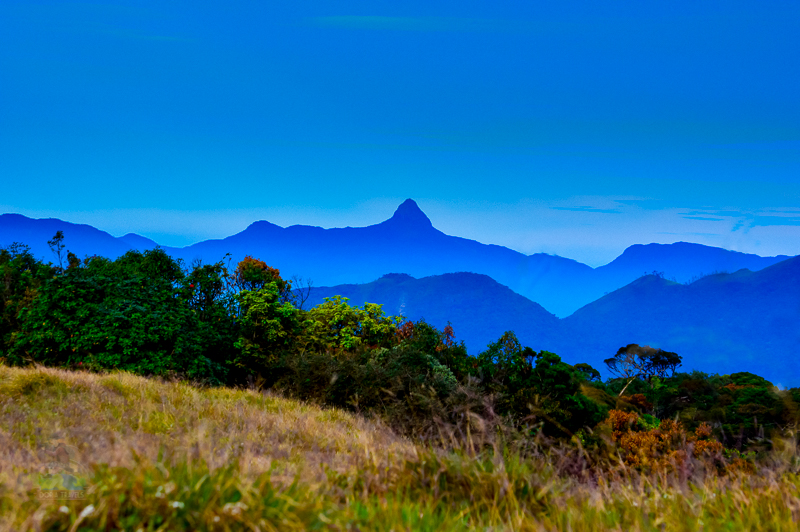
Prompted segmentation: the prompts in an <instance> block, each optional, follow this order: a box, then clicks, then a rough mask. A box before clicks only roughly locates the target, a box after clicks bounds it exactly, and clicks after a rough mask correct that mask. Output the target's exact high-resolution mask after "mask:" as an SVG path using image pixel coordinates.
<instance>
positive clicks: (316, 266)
mask: <svg viewBox="0 0 800 532" xmlns="http://www.w3.org/2000/svg"><path fill="white" fill-rule="evenodd" d="M59 229H60V230H62V231H63V232H64V236H65V244H66V247H67V249H69V250H70V251H72V252H74V253H75V254H77V255H78V256H79V257H83V256H85V255H92V254H97V255H103V256H106V257H109V258H116V257H117V256H119V255H121V254H122V253H125V252H126V251H127V250H129V249H139V250H143V249H147V248H150V247H152V245H153V244H155V243H154V242H153V241H152V240H149V239H146V238H144V237H140V236H138V235H133V234H128V235H125V236H123V237H120V238H115V237H113V236H111V235H109V234H108V233H106V232H104V231H100V230H97V229H95V228H93V227H90V226H87V225H77V224H71V223H68V222H63V221H60V220H55V219H48V220H32V219H30V218H26V217H24V216H21V215H18V214H5V215H2V216H0V246H3V245H8V244H10V243H12V242H14V241H21V242H24V243H25V244H27V245H29V246H30V247H31V248H32V250H33V252H34V254H36V255H37V256H39V257H42V258H45V259H47V260H53V259H52V254H51V252H50V250H49V249H48V247H47V240H49V239H50V238H52V236H53V235H54V234H55V232H56V230H59ZM164 249H165V251H167V252H168V253H169V254H171V255H172V256H174V257H176V258H181V259H183V260H184V261H185V262H186V263H187V264H190V263H192V261H194V260H198V259H199V260H201V261H203V262H205V263H209V262H216V261H218V260H221V259H222V258H223V257H224V256H225V254H226V253H230V258H231V262H232V263H233V264H236V263H237V262H238V261H240V260H241V259H243V258H244V257H245V256H246V255H251V256H253V257H256V258H259V259H261V260H264V261H265V262H267V264H269V265H271V266H273V267H275V268H278V269H279V270H280V271H281V274H282V275H283V276H284V277H285V278H291V277H293V276H295V275H297V276H300V277H303V278H306V279H311V280H312V281H313V282H314V284H315V285H317V286H321V285H326V286H333V285H339V284H354V283H355V284H359V283H368V282H371V281H373V280H374V279H377V278H379V277H380V276H382V275H383V274H385V273H387V272H402V273H406V274H408V275H411V276H413V277H415V278H424V277H429V276H433V275H442V274H446V273H453V272H472V273H478V274H483V275H488V276H489V277H491V278H492V279H494V280H496V281H497V282H499V283H500V284H502V285H504V286H507V287H508V288H510V289H511V290H513V291H514V292H516V293H518V294H521V295H523V296H525V297H527V298H528V299H530V300H531V301H535V302H536V303H539V304H540V305H542V306H543V307H544V308H545V309H547V311H548V312H552V313H553V314H555V315H557V316H559V317H566V316H568V315H570V314H572V313H573V312H575V311H576V310H577V309H579V308H581V307H583V306H584V305H587V304H588V303H591V302H592V301H595V300H597V299H598V298H600V297H602V296H603V295H604V294H605V293H607V292H611V291H613V290H616V289H618V288H620V287H622V286H625V285H627V284H628V283H630V282H631V281H633V280H635V279H636V278H637V277H640V276H641V275H643V274H645V273H647V272H652V271H663V272H664V275H665V276H666V277H667V278H669V277H675V278H676V279H678V280H688V279H691V278H692V277H696V276H700V275H702V274H708V273H712V272H715V271H721V270H726V271H737V270H739V269H741V268H749V269H751V270H753V271H755V270H759V269H761V268H765V267H767V266H770V265H772V264H775V263H777V262H780V261H781V260H783V259H785V258H786V257H785V256H779V257H759V256H757V255H748V254H744V253H738V252H735V251H727V250H724V249H720V248H713V247H709V246H702V245H700V244H687V243H683V242H679V243H676V244H665V245H662V244H649V245H638V244H637V245H634V246H631V247H629V248H628V249H626V250H625V252H624V253H623V254H622V255H620V256H619V257H617V259H615V260H614V261H612V262H611V263H609V264H607V265H605V266H601V267H599V268H596V269H593V268H591V267H589V266H587V265H585V264H582V263H580V262H577V261H575V260H572V259H568V258H564V257H559V256H556V255H549V254H546V253H535V254H533V255H525V254H523V253H519V252H517V251H514V250H511V249H508V248H505V247H502V246H497V245H491V244H482V243H480V242H477V241H475V240H469V239H466V238H461V237H455V236H449V235H446V234H444V233H442V232H441V231H439V230H438V229H436V228H435V227H434V226H433V224H432V223H431V221H430V219H429V218H428V217H427V216H426V215H425V213H424V212H423V211H422V210H421V209H420V208H419V206H418V205H417V203H416V202H415V201H414V200H412V199H407V200H405V201H404V202H403V203H402V204H400V206H399V207H398V208H397V210H396V211H395V212H394V214H393V215H392V217H391V218H389V219H387V220H385V221H383V222H381V223H378V224H375V225H371V226H367V227H345V228H333V229H323V228H321V227H312V226H306V225H292V226H289V227H286V228H283V227H280V226H278V225H275V224H273V223H270V222H268V221H257V222H254V223H252V224H251V225H250V226H249V227H247V228H246V229H245V230H244V231H241V232H240V233H237V234H235V235H232V236H229V237H226V238H223V239H215V240H206V241H204V242H198V243H196V244H193V245H191V246H187V247H183V248H173V247H164Z"/></svg>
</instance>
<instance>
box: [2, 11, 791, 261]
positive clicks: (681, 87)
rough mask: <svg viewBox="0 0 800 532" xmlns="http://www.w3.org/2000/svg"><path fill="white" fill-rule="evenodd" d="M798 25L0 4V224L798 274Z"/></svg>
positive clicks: (656, 17)
mask: <svg viewBox="0 0 800 532" xmlns="http://www.w3.org/2000/svg"><path fill="white" fill-rule="evenodd" d="M798 51H800V4H799V3H798V2H796V1H784V2H778V1H769V0H764V1H758V2H756V1H752V2H739V1H732V0H725V1H719V2H714V1H706V2H696V1H683V0H677V1H672V2H651V1H646V0H638V1H629V2H588V1H587V2H569V1H563V2H519V1H513V2H512V1H505V0H496V1H493V2H473V1H458V2H451V1H437V2H430V1H424V2H423V1H418V0H404V1H402V2H385V1H380V0H368V1H364V2H353V1H337V2H326V1H311V2H308V1H306V2H304V1H300V0H293V1H291V2H264V1H261V0H259V1H250V2H245V1H236V0H231V1H228V2H207V1H201V0H192V1H178V0H173V1H164V0H158V1H146V0H137V1H126V2H69V1H65V0H59V1H55V2H37V1H33V0H22V1H18V0H2V2H0V182H1V183H2V184H1V185H0V212H18V213H21V214H25V215H27V216H32V217H50V216H53V217H58V218H62V219H65V220H67V221H72V222H79V223H90V224H92V225H94V226H96V227H98V228H100V229H103V230H106V231H108V232H110V233H112V234H114V235H116V236H121V235H123V234H125V233H127V232H137V233H139V234H142V235H144V236H148V237H150V238H153V239H155V240H156V241H158V242H159V243H162V244H165V245H186V244H189V243H191V242H195V241H198V240H203V239H206V238H220V237H224V236H227V235H230V234H233V233H235V232H238V231H240V230H242V229H244V228H245V227H246V226H247V225H249V223H251V222H253V221H255V220H259V219H266V220H269V221H271V222H273V223H277V224H279V225H282V226H288V225H292V224H308V225H319V226H322V227H343V226H347V225H349V226H363V225H369V224H373V223H377V222H380V221H382V220H384V219H386V218H388V217H389V216H391V214H392V212H393V211H394V209H395V208H396V207H397V205H398V204H399V203H400V202H402V201H403V200H404V199H406V198H413V199H415V200H416V201H417V203H418V204H419V205H420V207H421V208H422V209H423V211H425V212H426V214H428V216H429V217H430V218H431V220H432V222H433V224H434V226H435V227H437V228H438V229H441V230H442V231H444V232H446V233H448V234H452V235H457V236H462V237H466V238H472V239H476V240H479V241H481V242H485V243H495V244H501V245H505V246H508V247H511V248H513V249H517V250H519V251H522V252H525V253H535V252H540V251H544V252H548V253H554V254H558V255H562V256H566V257H570V258H574V259H577V260H580V261H582V262H585V263H587V264H590V265H592V266H597V265H600V264H604V263H606V262H608V261H610V260H612V259H613V258H614V257H615V256H617V255H618V254H619V253H621V252H622V250H623V249H625V248H626V247H627V246H629V245H631V244H636V243H649V242H662V243H670V242H676V241H681V240H682V241H689V242H698V243H702V244H708V245H714V246H720V247H725V248H728V249H735V250H738V251H746V252H751V253H758V254H760V255H775V254H787V255H796V254H798V253H800V96H799V95H800V53H798Z"/></svg>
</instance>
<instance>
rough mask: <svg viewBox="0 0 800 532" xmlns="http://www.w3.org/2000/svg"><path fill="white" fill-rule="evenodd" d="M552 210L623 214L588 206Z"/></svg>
mask: <svg viewBox="0 0 800 532" xmlns="http://www.w3.org/2000/svg"><path fill="white" fill-rule="evenodd" d="M550 208H551V209H555V210H557V211H575V212H599V213H603V214H621V211H618V210H616V209H598V208H595V207H589V206H588V205H584V206H580V207H550Z"/></svg>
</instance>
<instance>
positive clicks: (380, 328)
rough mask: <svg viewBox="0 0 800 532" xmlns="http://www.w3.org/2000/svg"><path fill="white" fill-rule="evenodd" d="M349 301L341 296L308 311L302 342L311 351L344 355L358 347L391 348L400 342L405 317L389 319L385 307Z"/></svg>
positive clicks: (390, 317)
mask: <svg viewBox="0 0 800 532" xmlns="http://www.w3.org/2000/svg"><path fill="white" fill-rule="evenodd" d="M348 301H349V299H348V298H346V297H344V298H343V297H341V296H335V297H333V298H325V302H324V303H322V304H321V305H317V306H316V307H314V308H312V309H310V310H309V311H308V313H307V315H306V316H307V319H308V320H309V321H308V323H307V324H306V326H305V331H304V338H303V340H302V341H303V343H304V344H305V346H306V348H307V349H314V350H319V351H327V350H332V351H333V352H335V353H343V352H348V351H353V350H354V349H356V348H357V347H366V348H376V347H386V348H389V347H391V346H393V345H394V344H395V343H396V342H397V339H396V335H397V327H398V325H399V324H400V323H401V322H402V317H398V316H387V315H386V314H385V313H384V312H383V305H376V304H374V303H364V306H363V308H361V307H353V306H350V305H349V304H348Z"/></svg>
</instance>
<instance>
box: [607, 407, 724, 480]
mask: <svg viewBox="0 0 800 532" xmlns="http://www.w3.org/2000/svg"><path fill="white" fill-rule="evenodd" d="M606 423H608V424H609V425H610V426H611V439H612V440H613V441H614V442H615V443H616V444H617V448H618V449H619V450H620V454H621V457H622V459H623V460H624V461H625V463H627V464H629V465H631V466H633V467H636V468H639V469H645V470H662V469H670V468H674V467H677V466H680V465H683V464H684V463H685V462H686V460H687V458H688V456H689V453H688V450H689V447H690V444H691V446H692V455H693V456H694V457H695V458H700V459H709V460H714V459H715V458H717V457H718V456H719V455H720V453H721V452H722V449H723V447H722V444H721V443H720V442H718V441H717V440H715V439H713V437H712V433H711V426H710V425H709V424H708V423H701V424H700V426H699V427H697V429H695V431H694V433H689V434H687V432H686V430H685V429H684V427H683V426H682V425H681V423H680V422H679V421H675V420H671V419H665V420H662V421H661V422H660V424H659V426H658V427H655V428H650V429H647V428H646V425H645V423H644V422H643V420H641V418H640V417H639V415H638V414H636V413H635V412H624V411H622V410H611V411H609V413H608V418H607V419H606Z"/></svg>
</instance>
